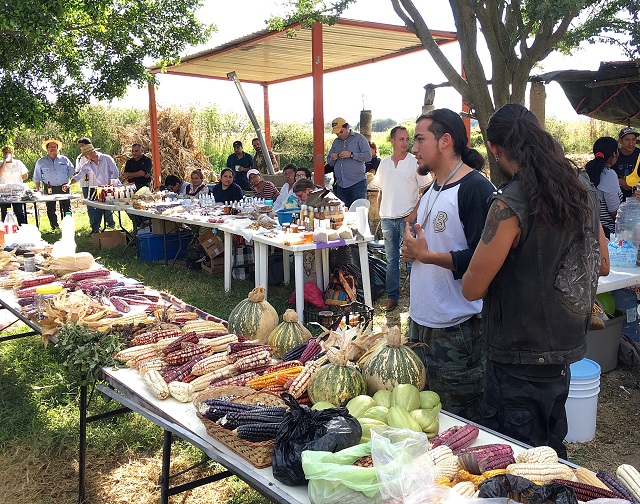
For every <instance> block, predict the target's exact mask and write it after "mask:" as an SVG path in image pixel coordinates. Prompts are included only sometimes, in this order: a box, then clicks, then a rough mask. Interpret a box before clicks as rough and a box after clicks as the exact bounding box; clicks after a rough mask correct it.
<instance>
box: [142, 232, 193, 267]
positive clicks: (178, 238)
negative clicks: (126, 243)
mask: <svg viewBox="0 0 640 504" xmlns="http://www.w3.org/2000/svg"><path fill="white" fill-rule="evenodd" d="M137 238H138V251H139V253H140V259H142V260H143V261H147V262H154V261H164V260H165V256H164V242H163V236H162V235H161V234H153V233H143V234H139V235H138V236H137ZM190 238H191V233H169V234H167V257H166V260H167V261H173V260H174V259H183V258H184V257H185V256H186V254H187V245H188V244H189V239H190ZM178 249H179V250H180V253H178Z"/></svg>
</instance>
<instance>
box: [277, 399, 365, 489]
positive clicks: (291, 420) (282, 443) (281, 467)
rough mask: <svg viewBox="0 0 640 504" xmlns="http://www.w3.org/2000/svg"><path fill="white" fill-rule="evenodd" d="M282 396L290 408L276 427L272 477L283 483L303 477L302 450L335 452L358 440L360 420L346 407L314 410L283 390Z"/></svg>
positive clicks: (300, 481) (298, 483)
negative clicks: (277, 427)
mask: <svg viewBox="0 0 640 504" xmlns="http://www.w3.org/2000/svg"><path fill="white" fill-rule="evenodd" d="M282 399H284V401H285V402H286V403H287V405H288V406H289V408H290V409H289V411H287V413H286V414H285V417H284V420H283V421H282V424H281V425H280V428H279V429H278V434H277V436H276V444H275V447H274V449H273V458H272V461H271V465H272V467H273V477H274V478H276V479H277V480H278V481H281V482H282V483H284V484H285V485H302V484H303V483H304V482H305V481H306V479H305V477H304V471H303V470H302V460H301V454H302V452H303V451H304V450H312V451H327V452H332V453H334V452H337V451H340V450H343V449H345V448H349V447H350V446H354V445H357V444H358V443H359V442H360V438H361V437H362V428H361V427H360V422H358V420H356V418H355V417H353V416H351V415H350V414H349V410H347V408H329V409H325V410H319V411H313V410H312V409H311V408H309V407H308V406H305V405H300V404H298V402H297V401H296V400H295V398H294V397H293V396H292V395H291V394H287V393H286V392H285V393H283V394H282Z"/></svg>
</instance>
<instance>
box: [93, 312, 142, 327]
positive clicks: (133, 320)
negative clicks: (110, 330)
mask: <svg viewBox="0 0 640 504" xmlns="http://www.w3.org/2000/svg"><path fill="white" fill-rule="evenodd" d="M101 322H102V324H104V325H105V326H112V325H134V326H135V325H138V324H143V323H147V322H149V317H147V315H146V314H145V313H139V314H137V315H125V316H123V317H117V318H115V317H114V318H110V319H104V320H101Z"/></svg>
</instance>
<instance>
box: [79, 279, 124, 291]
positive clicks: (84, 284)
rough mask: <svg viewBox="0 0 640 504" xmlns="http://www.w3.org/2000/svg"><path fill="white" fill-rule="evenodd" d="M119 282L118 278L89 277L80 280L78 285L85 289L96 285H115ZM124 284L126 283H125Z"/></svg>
mask: <svg viewBox="0 0 640 504" xmlns="http://www.w3.org/2000/svg"><path fill="white" fill-rule="evenodd" d="M116 284H118V280H116V279H115V278H88V279H87V280H80V281H79V282H78V285H80V287H82V288H83V289H93V288H95V287H113V286H114V285H116ZM123 285H124V284H123Z"/></svg>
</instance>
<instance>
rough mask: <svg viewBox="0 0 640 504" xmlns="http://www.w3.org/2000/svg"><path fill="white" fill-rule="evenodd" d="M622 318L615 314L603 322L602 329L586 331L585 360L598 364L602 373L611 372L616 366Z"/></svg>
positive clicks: (618, 313)
mask: <svg viewBox="0 0 640 504" xmlns="http://www.w3.org/2000/svg"><path fill="white" fill-rule="evenodd" d="M624 318H625V315H624V314H622V313H620V312H617V313H616V316H615V317H613V318H611V319H609V320H605V322H604V329H601V330H597V331H587V355H586V358H587V359H591V360H593V361H596V362H597V363H598V364H600V367H601V368H602V369H601V372H602V373H608V372H609V371H613V370H614V369H615V368H616V367H617V365H618V348H619V347H620V336H622V322H623V321H624Z"/></svg>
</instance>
